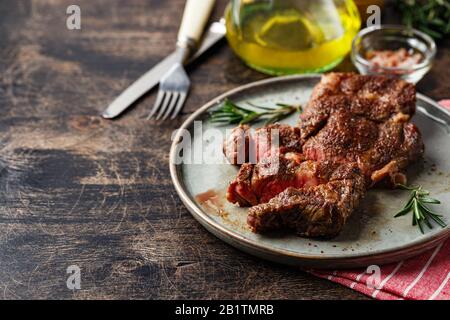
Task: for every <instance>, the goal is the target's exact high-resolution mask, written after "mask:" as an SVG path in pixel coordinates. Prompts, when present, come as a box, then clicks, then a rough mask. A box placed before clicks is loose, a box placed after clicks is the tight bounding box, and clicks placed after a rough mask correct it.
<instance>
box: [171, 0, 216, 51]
mask: <svg viewBox="0 0 450 320" xmlns="http://www.w3.org/2000/svg"><path fill="white" fill-rule="evenodd" d="M215 2H216V1H215V0H187V1H186V6H185V8H184V13H183V20H182V22H181V26H180V30H179V32H178V45H179V46H190V47H194V46H197V44H198V43H199V41H200V38H201V37H202V34H203V30H204V28H205V25H206V23H207V22H208V20H209V16H210V14H211V11H212V9H213V7H214V3H215Z"/></svg>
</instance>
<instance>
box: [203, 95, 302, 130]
mask: <svg viewBox="0 0 450 320" xmlns="http://www.w3.org/2000/svg"><path fill="white" fill-rule="evenodd" d="M248 104H249V105H250V106H251V107H253V108H252V109H246V108H243V107H240V106H238V105H236V104H234V103H233V102H231V101H230V100H228V99H226V100H225V101H224V102H223V103H222V106H221V107H220V108H219V109H217V110H214V111H211V112H210V119H211V122H214V123H222V124H248V123H253V122H258V121H261V120H265V124H270V123H275V122H277V121H280V120H283V119H284V118H286V117H288V116H289V115H291V114H292V113H294V112H301V106H291V105H287V104H283V103H277V104H276V107H274V108H269V107H262V106H257V105H255V104H252V103H250V102H248Z"/></svg>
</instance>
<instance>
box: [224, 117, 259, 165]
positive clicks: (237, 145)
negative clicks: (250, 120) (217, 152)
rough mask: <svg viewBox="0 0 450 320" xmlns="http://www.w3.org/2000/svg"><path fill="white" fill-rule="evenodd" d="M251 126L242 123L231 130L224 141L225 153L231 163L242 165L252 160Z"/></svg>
mask: <svg viewBox="0 0 450 320" xmlns="http://www.w3.org/2000/svg"><path fill="white" fill-rule="evenodd" d="M251 139H252V138H251V134H250V127H249V126H248V125H240V126H238V127H236V128H234V129H233V130H231V133H230V135H229V136H228V138H227V139H226V140H225V141H224V143H223V153H224V155H225V157H226V158H227V159H228V161H229V162H230V163H231V164H234V165H241V164H243V163H246V162H249V161H250V151H249V149H250V144H251V143H250V142H251Z"/></svg>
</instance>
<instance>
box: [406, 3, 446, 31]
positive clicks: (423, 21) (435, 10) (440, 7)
mask: <svg viewBox="0 0 450 320" xmlns="http://www.w3.org/2000/svg"><path fill="white" fill-rule="evenodd" d="M397 5H398V8H399V9H400V12H402V16H403V18H402V21H403V23H404V24H406V25H407V26H408V27H414V28H417V29H419V30H421V31H423V32H425V33H427V34H428V35H429V36H431V37H433V38H435V39H439V38H443V37H444V36H446V35H448V34H450V1H449V0H397Z"/></svg>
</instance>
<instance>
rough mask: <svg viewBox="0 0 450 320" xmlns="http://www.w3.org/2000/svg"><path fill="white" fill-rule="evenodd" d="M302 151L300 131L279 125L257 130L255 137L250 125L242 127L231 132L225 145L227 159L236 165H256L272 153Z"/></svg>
mask: <svg viewBox="0 0 450 320" xmlns="http://www.w3.org/2000/svg"><path fill="white" fill-rule="evenodd" d="M277 144H278V145H277ZM300 151H301V137H300V129H299V128H297V127H291V126H288V125H283V124H278V123H277V124H271V125H268V126H265V127H263V128H259V129H257V130H256V131H255V134H254V136H253V137H252V135H251V133H250V127H249V126H248V125H240V126H238V127H236V128H234V129H233V130H232V131H231V134H230V135H229V136H228V137H227V139H226V140H225V141H224V144H223V152H224V154H225V156H226V158H227V159H228V161H229V162H230V163H231V164H235V165H241V164H243V163H248V162H251V163H256V162H257V161H259V160H262V159H264V158H266V157H270V156H271V155H272V153H273V154H278V153H281V154H284V153H287V152H300Z"/></svg>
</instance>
